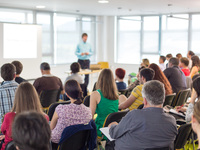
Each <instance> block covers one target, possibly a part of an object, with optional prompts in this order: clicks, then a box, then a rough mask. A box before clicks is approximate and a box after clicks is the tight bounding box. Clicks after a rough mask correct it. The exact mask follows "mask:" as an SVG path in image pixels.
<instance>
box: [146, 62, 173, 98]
mask: <svg viewBox="0 0 200 150" xmlns="http://www.w3.org/2000/svg"><path fill="white" fill-rule="evenodd" d="M149 68H151V69H153V70H154V72H155V75H154V78H153V80H158V81H160V82H162V83H163V84H164V86H165V95H170V94H172V93H173V91H172V87H171V84H170V83H169V81H168V79H167V78H166V76H165V74H164V73H163V72H162V70H161V69H160V67H159V66H158V65H156V64H154V63H153V64H150V66H149Z"/></svg>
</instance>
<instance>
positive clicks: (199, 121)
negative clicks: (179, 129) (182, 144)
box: [192, 101, 200, 150]
mask: <svg viewBox="0 0 200 150" xmlns="http://www.w3.org/2000/svg"><path fill="white" fill-rule="evenodd" d="M192 129H193V131H194V132H195V133H196V134H197V137H198V143H199V146H198V149H197V150H200V101H198V102H197V103H196V104H195V105H194V112H193V115H192Z"/></svg>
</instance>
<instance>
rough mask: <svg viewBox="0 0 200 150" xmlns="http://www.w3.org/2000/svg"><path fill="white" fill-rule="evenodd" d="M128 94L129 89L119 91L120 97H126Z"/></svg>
mask: <svg viewBox="0 0 200 150" xmlns="http://www.w3.org/2000/svg"><path fill="white" fill-rule="evenodd" d="M127 92H128V89H123V90H118V93H119V95H122V94H123V95H126V93H127Z"/></svg>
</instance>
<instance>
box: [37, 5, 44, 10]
mask: <svg viewBox="0 0 200 150" xmlns="http://www.w3.org/2000/svg"><path fill="white" fill-rule="evenodd" d="M36 8H39V9H42V8H46V6H42V5H38V6H36Z"/></svg>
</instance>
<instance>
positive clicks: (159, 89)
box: [142, 80, 165, 105]
mask: <svg viewBox="0 0 200 150" xmlns="http://www.w3.org/2000/svg"><path fill="white" fill-rule="evenodd" d="M142 96H143V97H144V98H146V100H147V102H148V103H149V104H150V105H161V104H163V102H164V99H165V87H164V84H163V83H161V82H160V81H157V80H152V81H148V82H146V83H144V85H143V88H142Z"/></svg>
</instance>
